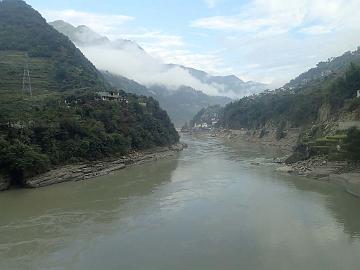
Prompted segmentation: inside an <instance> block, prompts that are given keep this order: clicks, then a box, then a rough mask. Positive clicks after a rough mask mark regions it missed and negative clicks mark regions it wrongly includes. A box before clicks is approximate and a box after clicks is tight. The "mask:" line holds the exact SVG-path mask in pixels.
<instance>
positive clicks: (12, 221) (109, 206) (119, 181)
mask: <svg viewBox="0 0 360 270" xmlns="http://www.w3.org/2000/svg"><path fill="white" fill-rule="evenodd" d="M177 166H178V161H177V159H176V158H171V159H169V160H161V161H157V162H154V163H151V164H150V163H149V164H145V165H142V166H137V167H132V168H128V169H126V170H123V171H119V172H117V173H115V174H113V175H108V176H104V177H101V178H98V179H95V180H90V181H85V182H74V183H65V184H59V185H55V186H51V187H46V188H42V189H37V190H12V191H9V192H5V193H2V194H1V196H0V213H1V218H0V258H1V260H0V269H7V267H10V266H9V265H11V264H12V263H15V265H18V266H17V267H15V266H14V268H10V269H22V268H20V266H19V264H20V263H21V265H23V267H25V265H28V266H29V268H25V269H37V268H36V267H35V266H34V268H31V266H30V265H32V262H34V261H36V258H41V257H44V258H45V257H47V256H48V254H51V253H53V252H55V251H56V250H59V249H61V248H62V247H64V245H66V244H67V243H68V242H71V239H90V238H91V237H92V236H93V235H96V234H97V233H99V232H101V233H110V231H112V230H116V229H117V228H115V227H114V225H113V224H112V223H116V222H114V221H119V220H122V219H125V222H126V219H128V223H131V220H130V219H129V216H131V215H136V212H137V211H146V208H149V207H151V206H152V205H151V203H152V201H151V199H147V200H146V205H141V204H133V203H132V202H133V201H134V200H136V198H145V197H149V195H151V194H152V193H153V192H154V191H156V190H157V189H158V188H159V187H161V185H164V184H166V183H167V182H169V181H170V179H171V174H172V173H173V171H174V170H176V168H177ZM137 201H139V200H137ZM20 254H21V255H20ZM13 258H14V259H16V260H15V261H14V260H12V259H13ZM16 261H18V262H16ZM7 263H8V264H7ZM17 263H18V264H17ZM2 264H4V266H3V267H1V266H2ZM5 265H7V266H5Z"/></svg>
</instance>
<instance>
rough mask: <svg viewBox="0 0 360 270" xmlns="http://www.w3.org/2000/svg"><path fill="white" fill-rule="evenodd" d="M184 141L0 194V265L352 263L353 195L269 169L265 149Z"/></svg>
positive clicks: (148, 267)
mask: <svg viewBox="0 0 360 270" xmlns="http://www.w3.org/2000/svg"><path fill="white" fill-rule="evenodd" d="M183 141H185V142H186V143H188V144H189V148H188V149H186V150H185V151H183V152H182V153H180V154H179V155H178V156H176V157H173V158H171V159H168V160H160V161H156V162H152V163H148V164H145V165H141V166H137V167H132V168H128V169H125V170H122V171H119V172H116V173H115V174H113V175H109V176H105V177H100V178H97V179H93V180H90V181H84V182H74V183H66V184H60V185H55V186H51V187H47V188H42V189H37V190H11V191H8V192H4V193H0V269H1V270H8V269H9V270H13V269H14V270H22V269H26V270H33V269H34V270H35V269H36V270H45V269H46V270H55V269H56V270H60V269H66V270H83V269H84V270H85V269H86V270H95V269H96V270H115V269H116V270H119V269H121V270H131V269H134V270H177V269H179V270H185V269H186V270H205V269H206V270H212V269H216V270H228V269H231V270H232V269H234V270H235V269H236V270H238V269H245V270H247V269H249V270H256V269H264V270H265V269H266V270H272V269H274V270H275V269H276V270H281V269H291V270H296V269H302V270H303V269H306V270H311V269H316V270H319V269H326V270H329V269H342V270H347V269H351V270H356V269H360V199H358V198H356V197H353V196H351V195H349V194H347V193H346V192H345V191H344V190H343V189H342V188H340V187H338V186H337V185H335V184H331V183H322V182H317V181H314V180H307V179H305V178H300V177H294V176H289V175H283V174H280V173H277V172H275V171H274V165H273V164H271V163H268V162H267V158H270V157H272V156H273V155H274V151H273V150H272V149H269V148H261V147H259V146H254V145H246V144H232V145H230V144H224V143H223V142H221V141H220V140H219V139H214V138H186V137H185V138H183ZM256 163H260V166H259V165H256Z"/></svg>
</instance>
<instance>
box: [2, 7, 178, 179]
mask: <svg viewBox="0 0 360 270" xmlns="http://www.w3.org/2000/svg"><path fill="white" fill-rule="evenodd" d="M24 65H25V66H26V65H28V66H29V69H30V76H31V81H32V86H33V89H32V90H33V95H32V96H30V95H29V93H28V92H22V75H23V72H24ZM0 76H1V80H0V100H1V102H0V180H1V178H2V175H8V176H10V178H11V179H12V181H13V182H14V181H15V182H18V183H20V184H21V183H22V182H23V181H24V179H26V178H28V177H32V176H35V175H38V174H40V173H42V172H45V171H47V170H49V169H51V168H53V167H56V166H59V165H63V164H68V163H73V162H79V161H92V160H97V159H101V158H106V157H112V156H118V155H123V154H126V153H128V152H129V151H133V150H140V149H147V148H150V147H154V146H168V145H171V144H174V143H176V142H177V141H178V140H179V136H178V134H177V132H176V130H175V128H174V126H173V124H172V123H171V121H170V119H169V117H168V115H167V113H166V112H165V111H163V110H162V109H161V108H160V107H159V104H158V102H157V101H155V100H154V99H153V98H146V97H138V96H136V95H133V94H126V93H125V92H122V91H120V92H118V93H119V94H120V97H121V98H118V99H117V100H116V101H103V100H101V98H99V96H98V94H97V92H98V91H100V90H101V91H115V90H114V89H112V88H111V87H110V86H109V85H108V84H107V83H104V79H103V76H102V75H101V73H100V72H98V71H97V70H96V68H95V67H94V66H93V65H92V64H91V63H90V62H89V61H88V60H87V59H86V58H85V57H84V56H83V55H82V54H81V52H80V51H79V50H78V49H77V48H76V47H75V46H74V45H73V44H72V43H71V41H70V40H69V39H68V38H66V37H65V36H63V35H62V34H60V33H58V32H57V31H56V30H54V29H53V28H52V27H51V26H49V25H48V24H47V23H46V21H45V20H44V19H43V18H42V17H41V15H40V14H39V13H37V12H36V11H35V10H33V9H32V8H31V7H30V6H28V5H27V4H26V3H25V2H23V1H19V0H4V1H0Z"/></svg>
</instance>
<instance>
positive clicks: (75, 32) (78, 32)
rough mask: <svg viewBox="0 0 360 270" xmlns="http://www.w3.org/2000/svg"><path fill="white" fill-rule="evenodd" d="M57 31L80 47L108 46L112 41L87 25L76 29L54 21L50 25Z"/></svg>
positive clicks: (65, 23) (62, 22)
mask: <svg viewBox="0 0 360 270" xmlns="http://www.w3.org/2000/svg"><path fill="white" fill-rule="evenodd" d="M49 24H50V25H51V26H53V27H54V28H55V29H57V30H58V31H59V32H60V33H63V34H64V35H65V36H68V37H69V39H70V40H71V41H73V42H74V43H76V44H79V45H86V44H93V45H98V44H106V43H109V42H110V40H109V39H108V38H107V37H103V36H101V35H99V34H97V33H95V32H94V31H92V30H91V29H90V28H88V27H87V26H85V25H80V26H78V27H74V26H73V25H71V24H69V23H67V22H64V21H61V20H60V21H54V22H52V23H49Z"/></svg>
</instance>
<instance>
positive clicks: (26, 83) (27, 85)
mask: <svg viewBox="0 0 360 270" xmlns="http://www.w3.org/2000/svg"><path fill="white" fill-rule="evenodd" d="M25 56H26V62H25V64H24V74H23V83H22V92H23V93H25V92H27V91H28V92H29V94H30V96H32V88H31V78H30V70H29V56H28V54H27V53H26V55H25Z"/></svg>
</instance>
